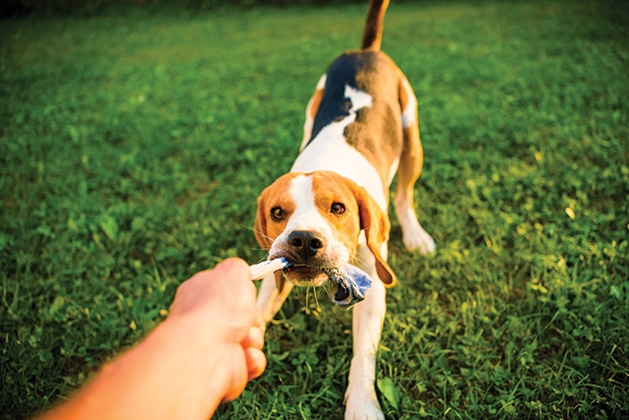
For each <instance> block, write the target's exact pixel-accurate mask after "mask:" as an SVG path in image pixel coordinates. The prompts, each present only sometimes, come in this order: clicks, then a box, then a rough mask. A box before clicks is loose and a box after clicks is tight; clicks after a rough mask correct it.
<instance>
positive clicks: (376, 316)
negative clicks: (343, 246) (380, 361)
mask: <svg viewBox="0 0 629 420" xmlns="http://www.w3.org/2000/svg"><path fill="white" fill-rule="evenodd" d="M371 275H372V277H373V276H375V277H373V278H374V283H373V285H372V286H371V289H370V290H369V292H368V293H367V295H366V296H365V300H364V301H362V302H360V303H358V304H356V305H355V306H354V317H353V340H354V356H353V358H352V363H351V366H350V369H349V381H348V382H349V383H348V386H347V391H346V392H345V404H346V408H345V420H366V419H369V420H372V419H373V420H384V415H383V414H382V410H381V408H380V404H379V403H378V397H377V396H376V390H375V379H376V352H377V350H378V344H379V343H380V333H381V332H382V324H383V322H384V314H385V312H386V302H385V296H386V291H385V288H384V285H383V283H382V282H381V281H380V280H379V279H378V277H377V274H376V273H375V270H373V273H371Z"/></svg>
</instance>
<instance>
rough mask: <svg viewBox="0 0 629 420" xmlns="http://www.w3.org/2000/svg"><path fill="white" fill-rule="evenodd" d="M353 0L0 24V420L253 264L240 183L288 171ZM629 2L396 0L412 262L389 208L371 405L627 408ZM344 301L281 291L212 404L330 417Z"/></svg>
mask: <svg viewBox="0 0 629 420" xmlns="http://www.w3.org/2000/svg"><path fill="white" fill-rule="evenodd" d="M364 13H365V6H364V5H352V6H344V7H330V8H317V9H313V8H287V9H271V8H256V9H251V10H238V9H224V10H220V11H218V12H216V11H215V12H202V13H191V12H189V11H173V10H168V11H159V10H155V9H124V10H120V9H117V10H110V11H108V12H106V13H104V14H102V15H100V16H92V17H49V18H42V17H29V18H25V19H21V20H5V21H3V22H1V24H0V267H1V268H0V322H1V324H0V325H1V328H0V333H1V336H0V338H1V341H2V342H1V344H0V349H1V351H0V383H1V384H2V386H1V391H0V419H21V418H26V417H29V416H32V415H34V414H35V413H37V412H39V411H40V410H42V409H44V408H46V407H50V406H51V405H52V404H54V403H55V402H57V401H59V400H61V399H63V398H64V397H66V396H68V395H69V394H70V393H71V392H72V390H74V389H76V387H78V386H80V385H81V384H82V383H84V382H85V381H86V380H87V379H88V378H89V376H90V375H91V374H93V373H94V372H95V371H96V370H97V369H98V367H99V366H101V365H102V364H103V363H104V362H106V361H107V360H110V359H111V358H112V357H115V355H116V354H118V353H119V352H120V351H122V350H124V349H126V348H128V347H129V346H131V345H133V344H134V343H136V342H137V341H138V340H140V339H141V338H142V337H143V336H144V335H145V334H146V333H147V332H148V331H150V330H151V328H152V327H154V326H155V325H156V324H157V323H158V322H160V320H162V319H164V317H166V316H167V314H168V308H169V304H170V302H171V300H172V298H173V295H174V292H175V290H176V288H177V285H178V284H179V283H180V282H181V281H183V280H185V279H186V278H188V277H189V276H190V275H192V274H193V273H195V272H196V271H198V270H201V269H206V268H210V267H212V266H214V265H215V264H216V263H217V262H218V261H220V260H222V259H224V258H226V257H229V256H239V257H242V258H244V259H246V260H247V261H249V262H250V263H253V262H257V261H259V260H261V259H263V258H264V257H265V256H264V252H263V251H262V250H261V249H260V248H259V246H258V245H257V243H256V241H255V238H254V235H253V232H252V226H253V218H254V213H255V206H256V197H257V195H258V194H259V192H260V191H261V190H262V189H263V188H264V187H265V186H266V185H268V184H269V183H271V182H272V181H273V180H274V179H275V178H276V177H277V176H279V175H281V174H282V173H283V172H285V171H287V170H288V169H289V168H290V165H291V162H292V160H293V159H294V157H295V155H296V153H297V150H298V147H299V143H300V140H301V135H302V124H303V110H304V108H305V104H306V102H307V100H308V98H309V95H310V93H311V92H312V90H313V88H314V85H315V84H316V82H317V80H318V78H319V77H320V75H321V74H322V73H323V72H324V71H325V69H326V66H327V65H328V63H329V62H330V61H331V60H332V59H334V58H335V56H337V55H338V54H339V53H340V52H342V51H344V50H347V49H352V48H356V47H357V46H358V45H359V42H360V37H361V32H362V25H363V19H364ZM628 28H629V8H628V7H627V6H626V5H624V3H622V2H618V3H614V2H604V1H603V2H599V1H595V0H591V1H585V2H572V1H556V2H547V1H532V2H500V1H497V0H496V1H491V0H490V1H483V2H473V1H468V2H465V1H453V2H421V3H417V4H414V3H405V4H396V3H395V1H394V2H393V4H392V5H391V6H390V8H389V12H388V14H387V18H386V30H385V36H384V41H383V49H384V50H385V51H387V52H388V53H389V55H390V56H392V58H393V59H394V60H395V61H396V62H397V63H398V65H399V66H400V67H401V68H402V70H403V71H404V72H405V73H406V75H407V77H408V78H409V80H410V82H411V84H412V85H413V86H414V88H415V91H416V93H417V96H418V99H419V115H420V121H421V128H422V140H423V144H424V149H425V152H426V163H425V166H424V172H423V174H422V176H421V178H420V182H419V183H418V185H417V187H416V200H417V201H416V202H417V203H418V204H417V205H418V213H419V217H420V221H421V222H422V224H423V225H424V227H425V228H426V230H427V231H428V232H429V233H431V234H432V235H433V237H434V239H435V241H436V243H437V252H436V254H435V255H432V256H430V257H420V256H418V255H414V254H410V253H408V252H406V251H405V250H404V248H403V245H402V241H401V231H400V228H399V224H398V223H397V220H396V219H395V218H393V221H392V223H393V230H392V239H391V244H390V254H391V255H390V262H391V264H392V267H393V268H394V270H395V271H396V272H397V275H398V277H399V279H400V282H399V284H398V285H397V286H396V287H395V288H393V289H391V290H390V291H389V294H388V313H387V317H386V320H385V326H384V332H383V339H382V343H381V346H380V349H379V353H378V367H377V378H378V380H377V386H378V390H379V396H380V401H381V404H382V406H383V409H384V411H385V413H386V415H387V418H389V419H416V418H423V417H428V418H448V419H480V418H518V419H519V418H539V419H567V418H571V419H572V418H588V419H605V418H611V419H614V418H616V419H620V418H627V416H629V332H628V330H629V328H628V325H629V258H628V255H629V249H628V238H629V232H628V229H629V200H628V192H629V136H628V134H629V128H628V127H629V44H628V43H627V40H628V39H629V34H628ZM350 329H351V313H350V312H347V311H344V310H342V309H340V308H337V307H333V305H332V304H331V303H330V302H329V300H328V299H327V297H326V296H325V295H324V294H320V295H319V297H318V300H317V299H314V298H313V294H312V293H307V292H306V290H297V291H296V292H294V293H293V295H292V296H291V298H290V299H289V300H288V302H287V303H286V305H285V306H284V308H283V310H282V311H281V312H280V314H278V316H277V317H276V320H275V321H274V322H273V324H272V325H270V327H269V330H268V332H267V336H266V347H265V351H266V354H267V357H268V360H269V364H268V369H267V371H266V372H265V374H264V375H263V376H262V377H261V378H259V379H258V380H256V381H254V382H252V383H250V384H249V385H248V387H247V390H246V391H245V393H244V394H243V395H242V396H241V398H239V399H238V400H237V401H235V402H233V403H231V404H227V405H224V406H222V407H221V408H220V409H219V411H218V412H217V413H216V415H215V416H214V418H215V419H230V420H231V419H338V418H342V413H343V406H342V400H343V393H344V390H345V387H346V377H347V373H348V369H349V360H350V357H351V337H350Z"/></svg>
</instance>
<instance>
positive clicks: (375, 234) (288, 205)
mask: <svg viewBox="0 0 629 420" xmlns="http://www.w3.org/2000/svg"><path fill="white" fill-rule="evenodd" d="M389 228H390V225H389V220H388V218H387V217H386V215H385V214H384V212H383V211H382V210H381V209H380V207H379V206H378V204H377V203H376V202H375V201H374V200H373V199H372V198H371V196H370V195H369V194H368V193H367V191H365V189H364V188H362V187H359V186H358V185H356V184H355V183H354V182H353V181H351V180H349V179H347V178H344V177H342V176H340V175H338V174H336V173H334V172H328V171H315V172H312V173H308V174H306V173H289V174H286V175H284V176H282V177H280V178H278V179H277V180H276V181H275V182H274V183H273V184H271V185H270V186H269V187H267V188H266V189H265V190H264V191H263V192H262V195H261V196H260V198H259V199H258V212H257V214H256V220H255V234H256V238H257V239H258V242H259V243H260V245H261V246H262V247H263V248H264V249H267V250H269V259H275V258H279V257H285V258H286V259H288V260H289V261H290V262H291V268H290V269H288V270H284V272H283V275H284V276H285V277H286V279H287V280H289V281H291V282H293V283H295V284H297V285H307V284H312V285H315V286H318V285H320V284H322V283H324V282H325V281H326V280H327V279H328V276H327V274H326V272H325V270H326V269H333V268H339V267H341V266H343V265H345V264H347V263H351V262H352V261H353V259H354V257H355V256H356V249H357V246H358V240H359V235H360V232H361V230H363V229H364V230H365V237H366V240H367V246H368V247H369V249H370V250H371V252H372V253H373V255H374V256H375V259H376V270H377V273H378V277H379V278H380V279H381V280H382V281H383V282H384V283H385V284H387V285H392V284H393V283H395V281H396V278H395V274H393V271H392V270H391V267H389V265H388V264H387V263H386V261H385V260H384V259H383V258H382V255H381V253H380V252H381V251H380V250H381V248H382V244H383V243H385V242H386V241H387V240H388V236H389ZM276 280H277V283H278V289H280V290H281V289H282V287H283V282H284V278H283V277H282V274H281V273H280V272H278V273H276Z"/></svg>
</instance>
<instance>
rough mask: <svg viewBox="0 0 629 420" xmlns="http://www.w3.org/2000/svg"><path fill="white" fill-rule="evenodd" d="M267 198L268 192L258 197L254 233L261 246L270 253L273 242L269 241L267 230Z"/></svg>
mask: <svg viewBox="0 0 629 420" xmlns="http://www.w3.org/2000/svg"><path fill="white" fill-rule="evenodd" d="M265 196H266V190H264V191H262V194H261V195H260V197H258V211H257V212H256V219H255V223H254V225H253V233H255V235H256V239H257V240H258V243H259V244H260V246H261V247H262V248H263V249H265V250H267V251H268V250H269V249H271V244H272V241H271V240H270V239H269V236H268V235H267V230H266V214H265V205H264V200H265Z"/></svg>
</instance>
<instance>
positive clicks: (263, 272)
mask: <svg viewBox="0 0 629 420" xmlns="http://www.w3.org/2000/svg"><path fill="white" fill-rule="evenodd" d="M289 265H290V263H289V262H288V260H286V258H284V257H282V258H277V259H275V260H271V261H263V262H261V263H259V264H254V265H252V266H249V268H250V269H251V280H260V279H261V278H264V277H266V276H268V275H269V274H271V273H274V272H276V271H277V270H281V269H283V268H286V267H288V266H289Z"/></svg>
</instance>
